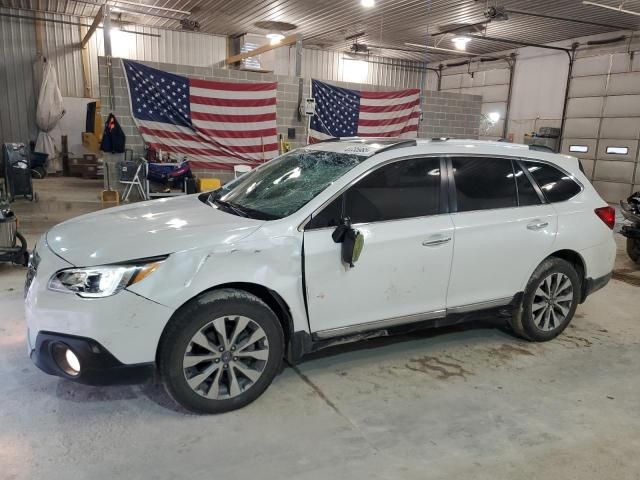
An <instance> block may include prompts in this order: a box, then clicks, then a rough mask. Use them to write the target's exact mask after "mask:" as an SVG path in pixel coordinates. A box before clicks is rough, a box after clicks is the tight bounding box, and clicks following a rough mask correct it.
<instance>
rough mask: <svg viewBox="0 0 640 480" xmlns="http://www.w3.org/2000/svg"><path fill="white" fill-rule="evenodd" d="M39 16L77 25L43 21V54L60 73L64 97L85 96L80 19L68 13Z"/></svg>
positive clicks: (59, 82) (60, 83)
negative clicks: (80, 46) (80, 45)
mask: <svg viewBox="0 0 640 480" xmlns="http://www.w3.org/2000/svg"><path fill="white" fill-rule="evenodd" d="M38 16H40V17H43V18H46V19H49V20H57V21H63V22H72V23H76V24H77V25H67V24H60V23H52V22H43V28H44V35H43V45H42V47H43V48H42V49H43V52H42V53H43V55H44V56H45V57H46V58H47V60H48V61H50V62H52V63H53V65H54V66H55V67H56V72H57V73H58V86H59V87H60V91H61V92H62V96H63V97H82V96H84V84H83V82H82V60H81V54H80V49H79V48H78V45H79V44H80V23H79V22H80V19H79V18H78V17H72V16H68V15H56V14H42V13H41V14H38Z"/></svg>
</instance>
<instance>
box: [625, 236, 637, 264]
mask: <svg viewBox="0 0 640 480" xmlns="http://www.w3.org/2000/svg"><path fill="white" fill-rule="evenodd" d="M627 255H629V258H631V260H633V261H634V262H635V263H638V264H640V238H627Z"/></svg>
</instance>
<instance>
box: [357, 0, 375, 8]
mask: <svg viewBox="0 0 640 480" xmlns="http://www.w3.org/2000/svg"><path fill="white" fill-rule="evenodd" d="M360 5H362V6H363V7H364V8H373V7H375V6H376V0H360Z"/></svg>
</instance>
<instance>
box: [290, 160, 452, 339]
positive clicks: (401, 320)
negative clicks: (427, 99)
mask: <svg viewBox="0 0 640 480" xmlns="http://www.w3.org/2000/svg"><path fill="white" fill-rule="evenodd" d="M416 158H438V159H439V161H440V202H439V203H440V205H439V211H438V213H437V214H435V215H448V214H449V213H450V212H451V204H450V199H451V193H450V192H451V186H450V181H451V178H452V177H451V175H450V174H449V170H448V169H449V167H448V163H450V162H449V161H448V160H447V159H446V155H443V154H434V153H431V154H412V155H406V156H402V157H396V158H391V159H388V160H385V161H383V162H380V163H377V164H376V165H373V166H371V168H369V169H368V170H367V171H365V172H363V173H361V174H359V175H357V176H356V177H355V178H353V179H352V180H351V181H350V182H349V183H347V184H346V185H344V186H343V187H342V188H341V189H340V190H338V191H337V192H335V193H334V194H333V195H331V196H330V197H329V198H328V199H327V200H325V201H324V202H323V203H322V204H321V205H320V206H318V207H317V208H316V209H315V210H314V211H313V212H312V213H311V214H310V215H308V216H307V217H306V218H305V219H304V220H303V221H302V222H301V223H300V224H299V225H298V231H300V232H301V233H302V235H303V237H302V248H301V263H302V285H301V286H302V296H303V300H304V307H305V313H306V316H307V325H308V326H309V332H312V330H313V329H312V327H311V316H310V314H309V299H308V292H307V283H308V282H307V272H306V270H307V269H306V257H305V238H304V233H305V231H306V230H307V229H306V227H307V225H308V223H309V222H310V221H311V220H312V219H313V218H314V216H315V215H317V214H318V213H320V212H321V211H322V210H323V209H324V208H326V207H327V206H328V205H330V204H331V203H332V202H333V201H334V200H335V199H336V198H338V197H340V196H341V195H343V194H344V193H345V192H346V191H347V190H348V189H349V188H351V187H352V186H353V185H355V184H356V183H357V182H359V181H360V180H362V179H363V178H365V177H366V176H367V175H369V174H371V173H372V172H375V171H377V170H378V169H379V168H382V167H385V166H387V165H390V164H393V163H396V162H401V161H403V160H411V159H416ZM342 208H343V212H342V213H343V214H344V202H343V203H342ZM432 216H434V215H429V216H426V217H425V216H417V217H408V218H403V219H401V220H410V219H417V218H429V217H432ZM395 221H398V219H394V220H382V221H378V222H366V223H357V224H355V223H354V224H353V226H358V225H369V224H371V223H385V222H395ZM335 228H336V227H335V226H332V227H321V228H317V229H314V231H316V230H330V229H335ZM445 315H446V308H445V309H443V310H434V311H431V312H423V313H417V314H413V315H405V316H400V317H394V318H389V319H382V320H376V321H373V322H369V323H366V324H358V325H352V326H346V327H338V328H333V329H327V330H322V331H318V332H315V333H313V336H314V338H317V339H321V338H323V339H324V338H333V337H336V336H347V335H350V334H353V333H357V332H361V331H372V330H376V329H379V328H384V327H391V326H398V325H404V324H410V323H416V322H421V321H427V320H435V319H441V318H444V317H445Z"/></svg>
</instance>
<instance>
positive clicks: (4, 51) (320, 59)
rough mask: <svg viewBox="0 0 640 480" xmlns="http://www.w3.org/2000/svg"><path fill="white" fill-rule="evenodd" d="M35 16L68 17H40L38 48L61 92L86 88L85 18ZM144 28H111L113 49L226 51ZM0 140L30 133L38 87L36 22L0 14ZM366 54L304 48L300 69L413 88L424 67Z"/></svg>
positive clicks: (137, 54)
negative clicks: (82, 44)
mask: <svg viewBox="0 0 640 480" xmlns="http://www.w3.org/2000/svg"><path fill="white" fill-rule="evenodd" d="M0 12H3V13H9V14H13V15H21V16H33V13H31V12H28V11H25V10H14V9H7V8H0ZM38 16H40V17H42V18H46V19H50V20H57V21H63V22H70V23H65V24H61V23H52V22H43V26H44V32H43V33H44V34H43V54H44V55H45V57H47V59H48V60H49V61H51V62H53V63H54V65H55V67H56V70H57V72H58V80H59V87H60V90H61V92H62V95H63V96H66V97H82V96H84V84H83V76H82V56H81V50H80V49H79V43H80V39H81V35H80V22H81V21H82V22H84V23H85V24H88V23H90V19H80V18H78V17H74V16H69V15H61V14H44V13H39V14H38ZM127 29H128V30H131V31H136V32H139V33H143V34H146V35H139V34H134V33H127V32H124V31H117V32H114V33H113V34H112V49H113V55H114V56H116V57H124V58H129V59H134V60H144V61H150V62H162V63H174V64H181V65H188V66H197V67H209V66H221V64H222V62H223V61H224V59H225V57H226V54H227V43H226V42H227V41H226V38H225V37H221V36H214V35H204V34H198V33H190V32H177V31H172V30H161V29H157V28H151V27H140V26H128V27H127ZM0 35H1V36H0V39H1V40H2V41H1V43H0V140H1V141H11V140H13V141H24V140H27V139H35V136H36V133H37V128H36V126H35V106H36V95H35V93H34V86H33V83H34V82H33V68H32V64H33V62H34V60H35V56H36V40H35V22H34V21H33V20H25V19H16V18H7V17H0ZM88 52H89V66H88V70H89V79H90V82H91V89H92V96H93V97H95V98H98V97H99V83H98V56H102V55H104V44H103V32H102V30H101V29H99V30H97V31H96V33H95V34H94V35H93V37H92V38H91V40H90V42H89V44H88ZM274 56H275V61H274V64H275V65H274V66H273V68H274V73H276V74H280V75H286V76H294V75H295V48H280V49H277V50H276V51H275V55H274ZM368 60H369V61H363V60H360V59H357V58H355V59H354V58H350V56H349V55H346V54H344V53H343V52H337V51H322V50H315V49H308V48H305V49H304V50H303V64H302V75H303V76H304V77H307V78H317V79H320V80H329V81H331V80H333V81H341V82H354V83H364V84H371V85H381V86H389V87H392V88H419V87H420V83H421V80H422V78H423V72H422V71H421V70H420V69H419V68H416V66H417V65H418V64H417V63H416V64H414V63H412V62H406V61H401V60H393V59H388V58H383V57H369V58H368Z"/></svg>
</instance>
